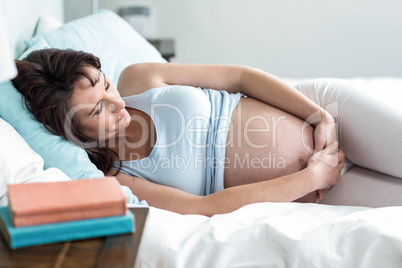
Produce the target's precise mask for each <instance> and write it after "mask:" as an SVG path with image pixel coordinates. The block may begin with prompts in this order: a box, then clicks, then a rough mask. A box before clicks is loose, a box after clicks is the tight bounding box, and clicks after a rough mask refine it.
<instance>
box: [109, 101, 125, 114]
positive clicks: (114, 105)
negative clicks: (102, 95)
mask: <svg viewBox="0 0 402 268" xmlns="http://www.w3.org/2000/svg"><path fill="white" fill-rule="evenodd" d="M124 107H126V103H125V102H124V101H123V100H122V99H121V98H116V97H111V98H110V102H109V110H110V111H111V112H115V111H120V110H121V109H123V108H124Z"/></svg>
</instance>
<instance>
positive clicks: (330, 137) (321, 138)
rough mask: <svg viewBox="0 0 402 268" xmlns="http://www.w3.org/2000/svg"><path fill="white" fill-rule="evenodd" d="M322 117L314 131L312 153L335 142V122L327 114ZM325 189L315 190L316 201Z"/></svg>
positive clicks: (320, 197)
mask: <svg viewBox="0 0 402 268" xmlns="http://www.w3.org/2000/svg"><path fill="white" fill-rule="evenodd" d="M322 116H323V117H324V119H323V120H321V121H320V122H319V123H318V125H317V126H316V127H315V129H314V151H315V152H319V151H321V150H323V149H324V148H325V147H326V146H328V145H329V144H330V143H331V142H333V141H335V140H336V126H335V120H334V118H333V117H332V116H331V115H330V114H329V113H324V114H323V115H322ZM326 191H327V189H319V190H317V197H318V199H322V197H323V196H324V194H325V193H326Z"/></svg>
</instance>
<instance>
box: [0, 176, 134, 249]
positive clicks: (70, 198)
mask: <svg viewBox="0 0 402 268" xmlns="http://www.w3.org/2000/svg"><path fill="white" fill-rule="evenodd" d="M7 188H8V200H9V205H8V206H5V207H0V229H1V232H2V234H3V236H4V238H5V240H6V241H7V243H8V244H9V246H10V247H11V248H13V249H15V248H20V247H27V246H34V245H43V244H49V243H56V242H64V241H71V240H79V239H86V238H95V237H102V236H109V235H117V234H124V233H131V232H134V228H135V227H134V215H133V214H132V213H131V212H130V211H129V210H127V208H126V197H125V195H124V193H123V192H122V190H121V188H120V185H119V183H118V181H117V180H116V178H114V177H105V178H99V179H81V180H72V181H66V182H49V183H26V184H13V185H8V186H7Z"/></svg>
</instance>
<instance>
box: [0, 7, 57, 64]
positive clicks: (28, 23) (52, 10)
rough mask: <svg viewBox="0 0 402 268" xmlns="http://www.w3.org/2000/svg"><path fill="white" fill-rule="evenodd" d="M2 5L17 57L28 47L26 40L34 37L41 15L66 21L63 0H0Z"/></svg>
mask: <svg viewBox="0 0 402 268" xmlns="http://www.w3.org/2000/svg"><path fill="white" fill-rule="evenodd" d="M0 7H1V12H2V13H3V17H4V23H5V25H6V28H7V31H8V38H9V41H10V47H11V49H12V50H13V54H14V57H15V58H18V56H20V55H21V54H22V53H23V52H24V50H25V49H26V46H25V44H24V40H26V39H29V38H31V37H32V35H33V33H34V31H35V27H36V25H37V21H38V18H39V17H41V16H53V17H55V18H56V19H58V20H60V21H62V22H63V21H64V1H63V0H35V1H32V0H0Z"/></svg>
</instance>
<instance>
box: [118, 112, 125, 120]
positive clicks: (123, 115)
mask: <svg viewBox="0 0 402 268" xmlns="http://www.w3.org/2000/svg"><path fill="white" fill-rule="evenodd" d="M124 117H126V110H123V112H122V113H121V115H120V118H119V121H121V120H123V119H124Z"/></svg>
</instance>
